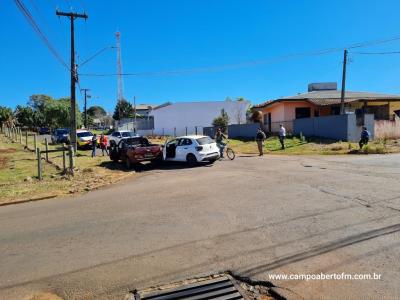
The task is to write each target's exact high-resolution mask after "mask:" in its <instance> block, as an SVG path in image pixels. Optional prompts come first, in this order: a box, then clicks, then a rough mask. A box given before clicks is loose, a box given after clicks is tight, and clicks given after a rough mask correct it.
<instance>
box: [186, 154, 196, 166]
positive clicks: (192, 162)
mask: <svg viewBox="0 0 400 300" xmlns="http://www.w3.org/2000/svg"><path fill="white" fill-rule="evenodd" d="M186 162H187V163H188V165H189V166H191V167H194V166H196V165H197V158H196V156H194V154H192V153H189V154H188V155H187V156H186Z"/></svg>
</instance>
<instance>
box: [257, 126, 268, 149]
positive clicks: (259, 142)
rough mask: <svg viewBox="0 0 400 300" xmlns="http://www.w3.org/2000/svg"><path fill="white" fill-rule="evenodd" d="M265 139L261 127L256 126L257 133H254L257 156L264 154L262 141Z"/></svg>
mask: <svg viewBox="0 0 400 300" xmlns="http://www.w3.org/2000/svg"><path fill="white" fill-rule="evenodd" d="M265 139H266V136H265V133H264V132H263V131H262V129H261V128H258V131H257V135H256V142H257V146H258V152H259V153H260V154H259V156H263V155H264V141H265Z"/></svg>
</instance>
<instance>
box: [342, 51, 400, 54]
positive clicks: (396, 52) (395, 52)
mask: <svg viewBox="0 0 400 300" xmlns="http://www.w3.org/2000/svg"><path fill="white" fill-rule="evenodd" d="M350 54H365V55H388V54H400V51H391V52H350Z"/></svg>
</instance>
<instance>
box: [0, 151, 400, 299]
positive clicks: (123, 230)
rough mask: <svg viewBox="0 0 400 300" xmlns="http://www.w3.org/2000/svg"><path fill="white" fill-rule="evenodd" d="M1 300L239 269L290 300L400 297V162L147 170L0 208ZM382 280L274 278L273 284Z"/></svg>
mask: <svg viewBox="0 0 400 300" xmlns="http://www.w3.org/2000/svg"><path fill="white" fill-rule="evenodd" d="M0 253H1V256H0V298H1V299H20V298H21V297H22V296H25V295H29V294H31V293H34V292H38V291H51V292H55V293H57V294H58V295H60V296H62V297H64V298H66V299H83V298H85V299H92V298H96V299H113V298H115V299H123V297H124V296H125V295H126V293H127V292H128V291H129V290H132V289H134V288H143V287H148V286H151V285H155V284H162V283H168V282H171V281H176V280H181V279H185V278H191V277H197V276H201V275H205V274H209V273H216V272H220V271H225V270H231V271H232V272H233V273H235V274H237V275H240V276H246V277H250V278H251V279H254V280H266V281H270V282H272V283H273V284H275V285H277V286H280V287H282V289H281V291H282V292H283V293H285V294H289V295H290V296H291V297H292V298H293V299H297V298H299V299H302V298H303V299H321V298H323V299H346V298H349V297H351V298H352V299H353V298H354V299H396V298H399V297H400V285H399V284H398V283H399V274H400V262H399V253H400V156H399V155H391V156H389V155H386V156H373V155H369V156H313V157H301V156H264V157H262V158H260V157H245V156H242V157H238V158H237V159H236V160H234V161H220V162H217V163H215V164H214V165H213V166H203V167H198V168H176V169H174V168H166V169H163V170H147V171H146V170H144V171H143V172H142V173H141V176H139V177H137V178H134V179H130V180H128V181H125V182H122V183H119V184H117V185H113V186H111V187H109V188H106V189H102V190H98V191H94V192H90V193H88V194H85V195H82V196H78V197H67V198H64V199H52V200H45V201H40V202H35V203H26V204H21V205H14V206H8V207H2V208H1V209H0ZM342 272H344V273H346V274H373V273H376V274H380V276H381V280H310V281H305V280H272V279H271V278H270V277H269V276H270V275H271V274H320V273H324V274H333V273H340V274H341V273H342Z"/></svg>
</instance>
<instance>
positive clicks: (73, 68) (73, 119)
mask: <svg viewBox="0 0 400 300" xmlns="http://www.w3.org/2000/svg"><path fill="white" fill-rule="evenodd" d="M56 15H57V16H63V17H68V18H69V19H70V22H71V70H70V71H71V133H70V135H71V144H72V146H73V148H74V150H75V151H76V149H77V145H76V98H75V83H76V82H77V81H78V80H77V79H78V78H77V74H76V65H75V33H74V21H75V19H77V18H82V19H85V20H86V19H87V18H88V16H87V15H86V14H85V13H83V14H77V13H72V12H70V13H67V12H61V11H58V10H57V11H56Z"/></svg>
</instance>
